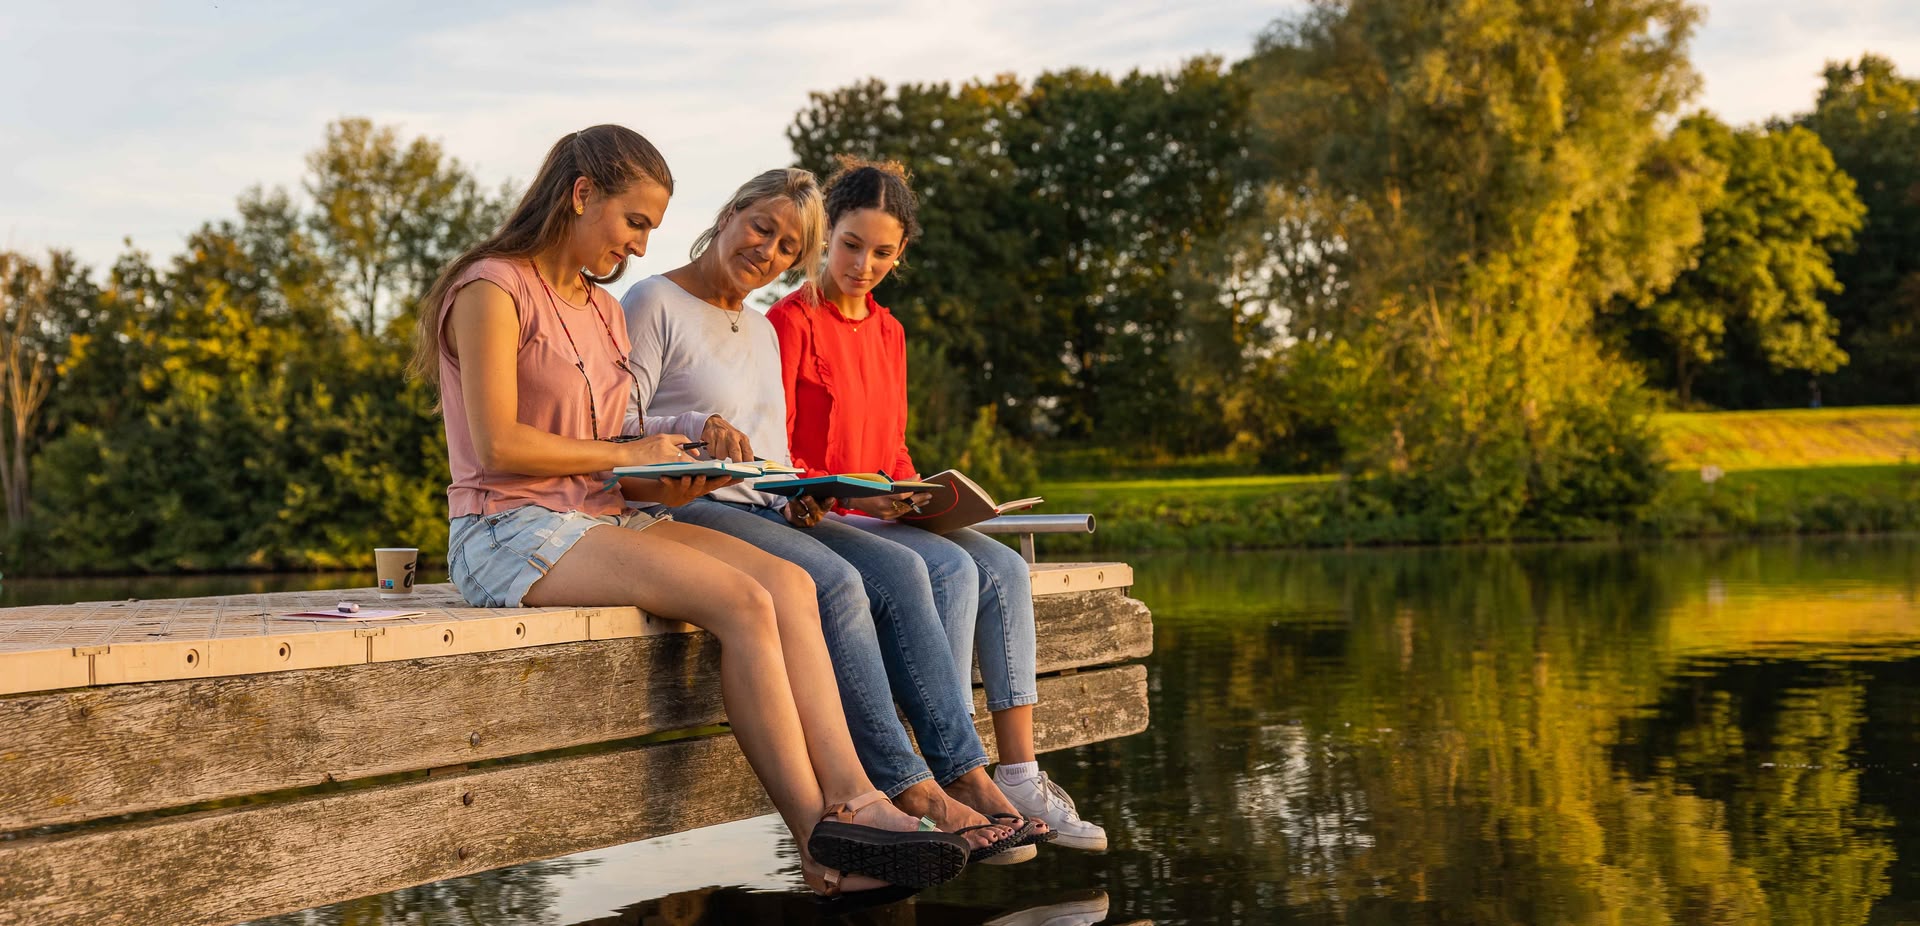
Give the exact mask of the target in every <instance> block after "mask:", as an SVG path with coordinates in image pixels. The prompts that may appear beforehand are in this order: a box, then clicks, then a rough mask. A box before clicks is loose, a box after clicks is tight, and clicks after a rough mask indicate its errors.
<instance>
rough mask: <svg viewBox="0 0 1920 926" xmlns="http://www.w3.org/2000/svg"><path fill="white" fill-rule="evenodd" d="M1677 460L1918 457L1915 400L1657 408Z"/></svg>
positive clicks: (1694, 464) (1692, 465)
mask: <svg viewBox="0 0 1920 926" xmlns="http://www.w3.org/2000/svg"><path fill="white" fill-rule="evenodd" d="M1654 427H1655V428H1657V429H1658V430H1659V431H1660V432H1661V435H1662V442H1663V443H1664V444H1665V446H1666V451H1667V456H1668V457H1669V458H1670V459H1671V460H1672V461H1673V465H1674V467H1675V468H1681V469H1699V468H1700V467H1702V466H1707V465H1712V466H1718V467H1720V468H1721V469H1722V470H1724V471H1727V472H1733V471H1735V470H1746V469H1785V468H1791V467H1804V466H1818V467H1834V466H1861V465H1873V464H1898V463H1903V462H1909V461H1911V462H1920V407H1914V406H1899V407H1884V408H1820V409H1789V410H1785V411H1763V412H1688V413H1674V414H1665V415H1658V416H1655V418H1654Z"/></svg>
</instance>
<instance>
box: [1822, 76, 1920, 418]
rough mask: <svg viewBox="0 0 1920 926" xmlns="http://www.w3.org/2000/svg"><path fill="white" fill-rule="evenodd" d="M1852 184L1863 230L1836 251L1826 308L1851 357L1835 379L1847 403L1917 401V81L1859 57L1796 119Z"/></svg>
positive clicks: (1919, 390)
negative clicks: (1836, 288) (1833, 289)
mask: <svg viewBox="0 0 1920 926" xmlns="http://www.w3.org/2000/svg"><path fill="white" fill-rule="evenodd" d="M1798 122H1799V124H1800V125H1803V126H1805V127H1807V128H1809V129H1812V130H1813V131H1814V132H1815V133H1817V134H1818V135H1819V136H1820V140H1821V141H1822V142H1824V143H1825V144H1826V147H1827V148H1828V149H1830V150H1831V151H1832V152H1833V160H1834V163H1835V164H1837V165H1839V167H1840V169H1841V170H1844V171H1846V172H1847V174H1848V175H1850V176H1851V177H1852V178H1853V180H1854V182H1855V183H1856V184H1857V185H1858V193H1859V197H1860V200H1861V201H1862V202H1863V203H1865V204H1866V207H1867V215H1866V224H1865V225H1864V226H1863V227H1862V228H1861V229H1860V232H1859V234H1858V235H1856V236H1855V242H1856V244H1857V247H1855V248H1854V249H1853V250H1852V251H1850V252H1846V253H1841V254H1837V255H1835V256H1834V259H1833V267H1834V275H1835V276H1836V277H1837V279H1838V281H1839V284H1840V286H1841V291H1840V293H1839V294H1838V295H1836V296H1835V297H1833V298H1832V299H1831V300H1830V302H1829V309H1830V311H1831V313H1832V315H1833V317H1834V318H1835V319H1836V320H1837V321H1839V323H1840V347H1841V348H1842V349H1843V350H1845V351H1846V353H1847V354H1848V355H1850V356H1851V357H1852V362H1850V363H1849V364H1848V365H1847V367H1846V369H1844V370H1842V371H1841V372H1840V373H1839V374H1838V375H1836V376H1834V377H1833V378H1832V390H1831V392H1832V396H1833V398H1835V399H1837V400H1839V401H1841V402H1843V403H1845V404H1879V403H1907V402H1916V401H1920V375H1916V374H1917V373H1920V78H1914V77H1907V76H1903V75H1901V74H1900V73H1899V72H1898V71H1896V70H1895V68H1894V64H1893V62H1892V61H1891V60H1889V59H1887V58H1884V57H1881V56H1879V55H1872V54H1867V55H1862V56H1861V57H1860V59H1859V60H1858V61H1857V62H1839V63H1833V64H1829V65H1828V66H1827V69H1826V83H1825V85H1824V86H1823V87H1822V88H1821V90H1820V96H1819V99H1818V101H1817V102H1816V104H1815V106H1814V109H1813V112H1811V113H1808V114H1806V115H1803V116H1801V117H1800V118H1799V120H1798Z"/></svg>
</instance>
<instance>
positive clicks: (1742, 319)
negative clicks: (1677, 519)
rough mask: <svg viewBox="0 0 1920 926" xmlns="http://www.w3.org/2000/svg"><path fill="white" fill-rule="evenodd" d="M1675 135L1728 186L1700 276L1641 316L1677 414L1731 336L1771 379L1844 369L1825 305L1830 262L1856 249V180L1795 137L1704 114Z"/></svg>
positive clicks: (1790, 129) (1713, 211) (1713, 215)
mask: <svg viewBox="0 0 1920 926" xmlns="http://www.w3.org/2000/svg"><path fill="white" fill-rule="evenodd" d="M1677 132H1678V133H1684V134H1687V135H1691V136H1693V137H1694V138H1696V139H1697V140H1698V141H1699V143H1700V144H1701V146H1702V148H1703V150H1704V151H1705V152H1706V153H1707V154H1708V156H1710V157H1712V158H1713V160H1714V161H1716V162H1718V163H1719V164H1720V165H1721V166H1722V167H1723V168H1724V172H1725V178H1726V179H1725V183H1724V185H1723V188H1722V192H1721V193H1720V195H1719V196H1718V197H1717V198H1716V199H1715V201H1714V203H1713V205H1712V206H1711V208H1709V209H1708V210H1707V212H1706V217H1705V220H1706V235H1705V238H1704V239H1703V240H1702V241H1701V243H1700V245H1699V246H1698V247H1697V248H1696V249H1695V254H1696V255H1697V256H1696V261H1697V266H1695V268H1694V269H1692V270H1690V271H1688V272H1686V273H1684V274H1682V275H1681V276H1680V278H1679V279H1677V280H1675V281H1674V283H1673V286H1672V288H1670V289H1668V290H1667V291H1666V292H1665V293H1662V294H1661V295H1660V296H1659V297H1657V298H1655V299H1653V300H1652V301H1651V303H1650V304H1649V305H1648V306H1647V307H1646V314H1645V324H1647V325H1648V326H1649V327H1650V328H1651V329H1652V330H1653V331H1654V332H1655V333H1657V335H1658V337H1659V338H1660V339H1661V340H1663V341H1664V342H1665V343H1666V345H1667V347H1668V351H1669V354H1668V355H1669V357H1671V359H1672V362H1673V366H1672V370H1673V385H1674V388H1675V390H1676V391H1677V392H1678V394H1679V398H1680V402H1681V404H1683V405H1684V404H1687V403H1689V402H1690V401H1692V395H1693V390H1692V387H1693V380H1694V377H1695V376H1697V375H1699V374H1700V373H1701V372H1702V371H1703V369H1704V368H1705V367H1706V365H1707V364H1709V363H1712V362H1713V361H1714V360H1716V359H1718V358H1719V357H1720V356H1721V355H1722V353H1723V350H1724V342H1725V340H1726V337H1727V334H1728V332H1729V330H1731V329H1735V328H1738V329H1742V330H1741V331H1740V332H1739V333H1740V334H1741V335H1742V338H1741V340H1742V341H1743V342H1744V343H1748V344H1752V345H1754V346H1755V347H1756V348H1757V352H1758V354H1759V357H1757V358H1755V359H1757V360H1758V361H1759V362H1761V363H1763V364H1765V366H1766V367H1767V368H1768V369H1770V370H1773V371H1785V370H1799V371H1805V372H1807V373H1815V374H1820V373H1831V372H1833V371H1834V370H1837V369H1839V368H1840V366H1841V365H1842V364H1844V363H1845V362H1846V359H1847V355H1846V353H1845V352H1844V351H1842V350H1841V349H1840V348H1839V346H1838V344H1837V343H1836V342H1835V335H1836V334H1837V332H1838V328H1839V325H1838V323H1837V322H1836V321H1835V320H1834V319H1832V318H1831V317H1829V316H1828V314H1827V307H1826V304H1825V303H1824V302H1822V297H1823V294H1826V293H1832V292H1835V291H1837V290H1838V289H1839V283H1838V282H1837V281H1836V280H1835V278H1834V274H1833V268H1832V254H1833V253H1835V252H1840V251H1844V250H1846V249H1847V248H1848V247H1849V246H1850V245H1851V243H1852V240H1853V233H1854V232H1855V231H1856V230H1857V229H1859V227H1860V222H1861V216H1862V215H1863V214H1864V212H1865V210H1864V208H1863V207H1862V206H1861V204H1860V201H1859V199H1858V198H1856V197H1855V196H1854V193H1853V180H1852V179H1851V178H1849V177H1848V176H1847V175H1846V174H1845V173H1842V172H1841V171H1840V170H1839V169H1838V168H1837V167H1835V166H1834V163H1833V157H1832V155H1831V154H1829V153H1828V151H1827V149H1826V146H1825V145H1822V144H1821V143H1820V139H1819V137H1818V136H1816V135H1814V134H1813V133H1812V132H1810V131H1808V130H1806V129H1804V128H1799V127H1797V126H1772V127H1767V128H1759V127H1755V128H1745V129H1734V128H1731V127H1729V126H1727V125H1726V124H1725V123H1722V122H1720V121H1719V120H1718V119H1715V118H1714V117H1712V116H1711V115H1708V114H1705V113H1702V114H1700V115H1696V116H1693V117H1691V118H1689V119H1687V120H1686V121H1685V122H1683V123H1681V125H1680V127H1679V129H1678V130H1677Z"/></svg>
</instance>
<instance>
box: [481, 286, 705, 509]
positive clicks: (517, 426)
mask: <svg viewBox="0 0 1920 926" xmlns="http://www.w3.org/2000/svg"><path fill="white" fill-rule="evenodd" d="M447 311H448V312H449V313H450V317H449V318H448V319H447V334H448V342H447V349H448V350H450V351H453V352H454V355H455V356H457V357H459V358H460V395H461V398H462V399H464V400H465V402H466V413H467V434H468V435H469V437H470V438H471V439H472V441H473V451H474V454H475V455H476V456H478V457H479V458H480V465H481V466H482V467H484V468H486V469H489V470H493V471H495V472H503V473H518V474H520V475H522V476H577V475H581V474H584V473H601V472H606V471H607V470H610V469H612V468H614V467H616V466H629V465H635V464H641V463H665V462H669V461H673V460H685V459H689V458H688V457H687V455H686V454H684V453H681V452H680V448H679V445H680V444H681V443H684V442H685V441H686V440H687V438H685V437H682V436H680V435H678V434H660V435H655V436H653V437H649V438H647V439H645V440H639V441H631V442H628V443H621V444H615V443H610V442H607V441H597V440H580V439H578V438H572V437H562V436H560V435H558V434H554V433H552V432H550V431H544V430H541V429H540V428H536V427H533V426H532V425H527V424H522V423H521V422H520V383H519V363H518V354H519V350H520V320H519V316H518V314H517V313H515V311H514V307H513V297H511V296H509V295H507V293H506V291H505V290H503V289H501V288H500V287H498V286H496V285H494V284H493V283H490V282H488V281H486V280H475V281H474V282H472V283H469V284H467V285H466V286H464V287H461V289H460V293H459V295H457V296H455V297H454V300H453V305H452V306H451V307H449V308H448V309H447Z"/></svg>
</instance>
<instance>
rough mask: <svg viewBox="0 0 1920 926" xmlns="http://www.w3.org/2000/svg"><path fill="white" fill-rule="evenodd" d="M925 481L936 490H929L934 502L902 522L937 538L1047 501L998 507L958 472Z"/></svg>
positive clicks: (1021, 501)
mask: <svg viewBox="0 0 1920 926" xmlns="http://www.w3.org/2000/svg"><path fill="white" fill-rule="evenodd" d="M923 481H925V482H930V483H933V485H934V486H935V488H932V489H928V490H927V492H928V494H930V495H932V496H933V498H932V500H930V501H928V502H927V503H926V504H924V505H921V506H920V513H919V514H909V515H904V516H902V517H901V518H900V521H901V523H903V524H911V525H913V526H915V527H919V528H925V529H926V530H930V531H933V532H934V533H936V534H944V533H947V532H948V531H957V530H959V529H960V528H963V527H971V526H973V525H975V524H978V523H980V522H981V521H987V520H991V519H993V518H997V517H999V516H1001V515H1003V514H1006V513H1007V512H1010V511H1019V510H1021V509H1024V508H1032V507H1033V506H1035V505H1038V504H1040V503H1041V502H1043V501H1045V499H1043V498H1040V497H1038V496H1035V497H1034V498H1023V499H1019V500H1017V501H1011V502H1002V503H998V504H996V503H995V502H994V500H993V497H992V496H990V495H988V494H987V492H986V490H985V489H982V488H980V487H979V486H978V485H975V484H974V482H973V480H971V479H968V478H967V477H966V476H965V475H962V474H961V473H960V471H959V470H952V469H949V470H943V471H941V472H938V473H935V474H933V475H931V476H928V477H926V479H925V480H923Z"/></svg>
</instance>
